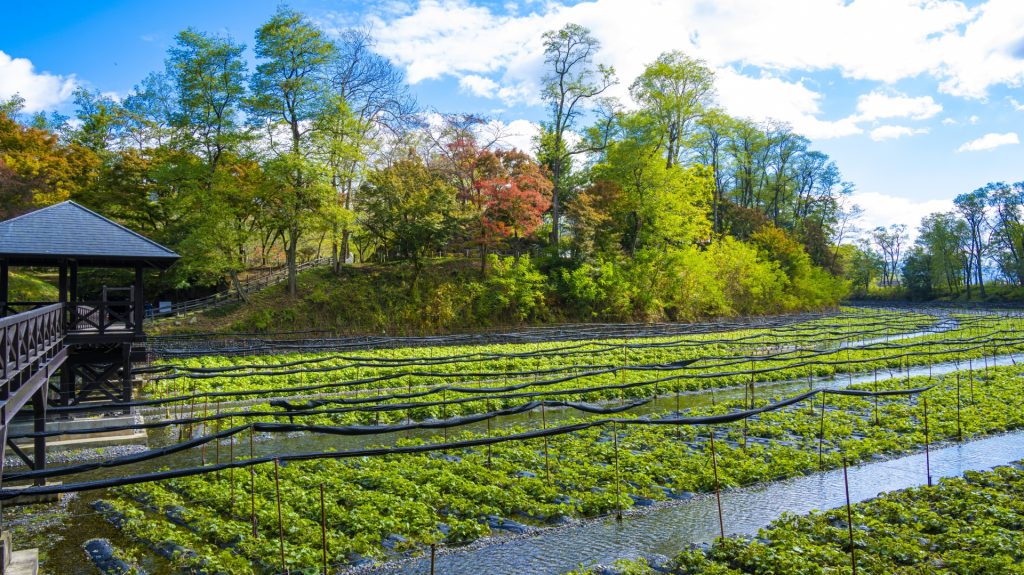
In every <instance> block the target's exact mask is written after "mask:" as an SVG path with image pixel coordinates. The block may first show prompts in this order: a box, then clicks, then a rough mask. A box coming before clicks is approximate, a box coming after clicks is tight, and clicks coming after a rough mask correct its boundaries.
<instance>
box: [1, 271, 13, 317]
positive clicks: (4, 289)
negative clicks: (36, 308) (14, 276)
mask: <svg viewBox="0 0 1024 575" xmlns="http://www.w3.org/2000/svg"><path fill="white" fill-rule="evenodd" d="M10 271H11V266H10V264H8V263H7V260H3V261H0V303H7V298H8V296H9V295H10V294H9V292H10V285H11V284H10V278H9V276H8V274H9V273H10ZM6 314H7V310H6V309H0V317H2V316H4V315H6Z"/></svg>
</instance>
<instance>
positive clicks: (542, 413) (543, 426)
mask: <svg viewBox="0 0 1024 575" xmlns="http://www.w3.org/2000/svg"><path fill="white" fill-rule="evenodd" d="M540 421H541V429H547V428H548V416H547V415H546V411H545V410H544V402H543V401H542V402H541V403H540ZM544 473H545V474H546V475H547V478H548V485H551V459H550V458H549V455H548V436H547V435H545V436H544Z"/></svg>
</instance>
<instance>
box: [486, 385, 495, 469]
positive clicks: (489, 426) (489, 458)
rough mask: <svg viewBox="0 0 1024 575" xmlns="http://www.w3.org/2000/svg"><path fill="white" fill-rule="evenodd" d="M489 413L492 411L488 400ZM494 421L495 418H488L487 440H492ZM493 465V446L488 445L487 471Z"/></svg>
mask: <svg viewBox="0 0 1024 575" xmlns="http://www.w3.org/2000/svg"><path fill="white" fill-rule="evenodd" d="M487 411H488V412H489V411H491V400H489V399H488V400H487ZM492 419H494V418H493V417H488V418H487V439H490V438H491V420H492ZM492 464H493V461H492V460H491V444H490V443H488V444H487V469H490V468H491V466H492Z"/></svg>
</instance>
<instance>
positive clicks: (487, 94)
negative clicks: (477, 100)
mask: <svg viewBox="0 0 1024 575" xmlns="http://www.w3.org/2000/svg"><path fill="white" fill-rule="evenodd" d="M459 88H462V89H463V90H466V91H467V92H469V93H470V94H473V95H474V96H480V97H481V98H493V97H494V95H495V94H496V93H497V91H498V88H499V86H498V83H497V82H495V81H494V80H492V79H490V78H486V77H484V76H477V75H476V74H469V75H467V76H463V77H461V78H459Z"/></svg>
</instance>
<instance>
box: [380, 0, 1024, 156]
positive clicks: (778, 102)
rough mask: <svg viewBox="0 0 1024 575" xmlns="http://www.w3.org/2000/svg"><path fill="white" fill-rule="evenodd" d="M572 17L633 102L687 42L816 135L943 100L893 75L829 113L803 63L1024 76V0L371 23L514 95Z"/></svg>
mask: <svg viewBox="0 0 1024 575" xmlns="http://www.w3.org/2000/svg"><path fill="white" fill-rule="evenodd" d="M568 22H575V23H578V24H581V25H583V26H586V27H587V28H589V29H590V30H591V31H592V32H593V34H594V36H595V37H596V38H598V40H600V41H601V43H602V50H601V51H600V52H599V53H598V54H597V56H596V57H595V60H596V61H599V62H603V63H606V64H609V65H611V66H613V67H614V68H615V69H616V72H617V74H618V77H619V79H620V84H619V85H618V86H616V87H615V88H613V89H612V90H610V91H609V95H612V96H617V97H619V98H620V99H622V100H623V101H627V100H628V86H629V84H630V83H631V82H632V80H633V79H634V78H635V77H636V76H637V75H639V74H640V73H641V72H642V70H643V67H644V66H645V65H646V64H647V63H649V62H651V61H653V60H654V59H655V58H656V57H657V56H658V55H659V54H660V53H662V52H664V51H667V50H673V49H678V50H682V51H684V52H686V53H687V54H689V55H691V56H694V57H697V58H703V59H704V60H705V61H706V62H707V63H708V65H709V66H710V67H712V68H713V69H715V70H716V71H718V74H719V80H718V82H717V86H718V91H719V94H720V97H721V101H722V104H723V105H724V106H725V107H726V108H727V109H728V110H729V111H730V112H731V113H733V114H737V115H743V116H749V117H751V118H755V119H764V118H768V117H771V118H775V119H779V120H782V121H786V122H789V123H790V124H792V125H793V127H794V129H795V130H796V131H798V132H800V133H802V134H805V135H807V136H809V137H812V138H829V137H840V136H848V135H851V134H858V133H862V132H863V131H864V127H862V126H859V125H858V123H859V122H873V121H878V120H885V119H894V118H909V119H912V120H917V121H921V120H927V119H931V118H933V117H935V116H936V115H938V114H940V113H941V112H942V110H943V107H942V105H941V104H939V103H938V102H937V101H936V100H935V98H934V97H933V96H927V95H924V96H908V95H905V94H901V93H898V92H894V91H892V90H891V89H889V88H886V89H878V90H874V91H871V92H869V93H868V94H865V95H864V96H862V97H861V98H860V99H859V100H858V102H857V105H856V111H854V110H851V111H849V112H848V113H846V114H845V115H841V116H838V117H837V116H836V115H834V113H830V114H826V113H824V112H823V109H824V105H823V98H822V95H821V94H820V93H819V92H818V91H816V90H818V88H817V87H816V86H815V85H814V84H811V83H809V82H807V81H805V80H800V79H798V78H799V73H800V72H807V73H814V72H819V71H837V72H839V73H840V74H841V75H842V76H843V77H844V78H852V79H857V80H866V81H874V82H883V83H886V84H890V85H891V84H893V83H895V82H898V81H900V80H904V79H908V78H920V77H931V78H933V79H934V81H935V86H936V88H937V89H939V90H940V91H943V92H946V93H949V94H953V95H956V96H961V97H970V98H982V97H984V96H985V95H986V94H987V92H988V90H989V88H990V87H991V86H993V85H1000V84H1002V85H1011V86H1013V85H1024V57H1020V56H1021V54H1016V56H1015V54H1014V52H1015V50H1016V51H1017V52H1019V51H1020V50H1019V48H1020V43H1021V33H1020V30H1022V29H1024V2H1022V1H1021V0H987V1H986V2H985V3H983V4H982V5H981V6H968V5H967V4H966V3H964V2H961V1H958V0H776V1H774V2H764V1H763V0H715V1H714V2H711V1H709V0H590V1H584V2H576V3H572V4H571V5H565V4H562V3H561V2H559V1H557V0H548V1H546V2H528V3H519V4H518V5H517V6H516V7H515V9H509V8H508V7H507V6H506V7H505V9H504V10H503V9H502V8H501V7H500V5H499V4H493V3H492V4H483V3H482V2H481V3H477V2H476V1H475V0H418V2H414V3H411V4H408V5H403V8H402V9H401V10H396V9H392V10H384V9H379V10H378V11H377V13H376V14H375V15H371V16H369V17H368V18H367V21H366V22H364V24H369V25H370V26H371V27H372V28H373V30H374V33H375V36H376V38H377V40H378V44H377V49H378V51H380V52H381V53H382V54H383V55H385V56H386V57H388V58H390V59H391V60H392V61H394V62H395V63H396V64H398V65H400V66H402V67H403V68H404V69H405V70H406V73H407V77H408V80H409V81H410V82H411V83H414V84H415V83H417V82H421V81H424V80H427V79H438V78H443V77H450V78H455V79H457V80H458V81H459V85H460V88H461V89H462V90H464V91H466V92H467V93H470V94H473V95H476V96H479V97H485V98H491V99H496V100H500V101H502V103H503V104H504V105H506V106H514V105H537V104H539V102H540V94H539V92H540V79H541V78H542V76H543V74H544V57H543V56H544V55H543V43H542V38H541V35H542V33H543V32H544V31H546V30H555V29H558V28H560V27H562V26H563V25H564V24H566V23H568ZM866 39H868V40H866ZM897 55H898V57H897ZM829 109H830V110H831V108H829ZM840 114H842V112H840ZM830 116H831V117H830Z"/></svg>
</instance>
